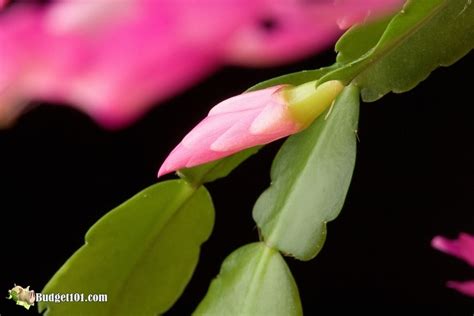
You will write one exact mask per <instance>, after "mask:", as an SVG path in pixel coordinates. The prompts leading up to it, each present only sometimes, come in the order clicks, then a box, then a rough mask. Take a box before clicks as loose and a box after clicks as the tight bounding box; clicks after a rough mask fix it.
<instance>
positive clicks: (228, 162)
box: [178, 146, 261, 187]
mask: <svg viewBox="0 0 474 316" xmlns="http://www.w3.org/2000/svg"><path fill="white" fill-rule="evenodd" d="M260 148H261V146H257V147H252V148H248V149H245V150H242V151H240V152H238V153H236V154H233V155H232V156H229V157H226V158H222V159H219V160H216V161H212V162H209V163H206V164H203V165H199V166H197V167H193V168H188V169H181V170H179V171H178V175H179V176H180V177H181V178H183V179H185V180H186V181H188V182H189V183H191V184H192V185H193V186H195V187H197V186H199V185H200V184H202V183H207V182H212V181H214V180H217V179H220V178H223V177H227V176H228V175H229V173H231V172H232V170H234V169H235V168H236V167H237V166H239V165H240V164H241V163H242V162H243V161H245V160H246V159H247V158H249V157H250V156H252V155H253V154H255V153H256V152H257V151H258V150H259V149H260Z"/></svg>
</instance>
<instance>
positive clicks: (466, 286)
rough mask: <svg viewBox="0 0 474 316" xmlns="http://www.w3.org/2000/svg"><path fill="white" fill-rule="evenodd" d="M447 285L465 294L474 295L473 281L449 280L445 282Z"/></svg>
mask: <svg viewBox="0 0 474 316" xmlns="http://www.w3.org/2000/svg"><path fill="white" fill-rule="evenodd" d="M447 286H448V287H450V288H452V289H455V290H457V291H459V292H461V293H463V294H465V295H468V296H472V297H474V281H466V282H459V281H449V282H448V283H447Z"/></svg>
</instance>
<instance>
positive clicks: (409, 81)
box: [320, 0, 474, 102]
mask: <svg viewBox="0 0 474 316" xmlns="http://www.w3.org/2000/svg"><path fill="white" fill-rule="evenodd" d="M367 36H370V35H369V34H367ZM372 36H373V35H372ZM360 38H361V34H360V33H358V34H353V35H352V36H349V35H347V36H345V39H344V41H345V42H346V43H347V45H344V47H341V54H343V55H347V56H349V55H351V56H353V55H357V54H353V53H352V52H351V50H352V49H357V47H358V45H357V44H352V43H351V42H354V41H357V40H359V39H360ZM473 47H474V5H473V3H472V0H411V1H408V2H407V4H406V5H405V7H404V9H403V10H402V11H401V12H400V13H398V14H397V15H396V16H395V17H394V18H393V19H392V20H391V22H390V23H389V25H388V26H387V28H386V30H385V32H384V34H383V35H382V37H381V38H380V40H379V41H378V43H377V45H376V46H375V47H374V48H373V49H371V50H370V51H369V52H367V53H366V54H364V55H363V56H361V57H360V58H359V59H357V60H355V61H353V62H351V63H348V64H346V65H345V66H343V67H340V68H339V69H337V70H335V71H332V72H330V73H328V74H327V75H325V76H324V77H323V78H321V80H320V82H324V81H327V80H334V79H336V80H342V81H344V82H346V83H350V82H351V83H353V84H355V85H356V86H358V87H359V88H360V91H361V96H362V99H363V100H364V101H366V102H371V101H375V100H377V99H379V98H381V97H382V96H383V95H385V94H386V93H388V92H390V91H393V92H397V93H400V92H405V91H408V90H410V89H412V88H413V87H415V86H416V85H417V84H418V83H419V82H420V81H422V80H424V79H426V78H427V77H428V75H429V74H430V72H431V71H433V70H434V69H435V68H437V67H438V66H449V65H451V64H453V63H454V62H456V61H457V60H458V59H460V58H461V57H462V56H464V55H466V54H467V53H468V52H469V51H471V50H472V49H473Z"/></svg>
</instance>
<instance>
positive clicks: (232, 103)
mask: <svg viewBox="0 0 474 316" xmlns="http://www.w3.org/2000/svg"><path fill="white" fill-rule="evenodd" d="M284 87H285V86H283V85H280V86H274V87H271V88H267V89H263V90H258V91H254V92H248V93H244V94H241V95H238V96H235V97H232V98H230V99H227V100H225V101H223V102H221V103H219V104H217V105H216V106H215V107H214V108H212V109H211V111H210V112H209V114H208V116H207V117H206V118H205V119H204V120H203V121H201V122H200V123H199V124H198V125H197V126H196V127H195V128H194V129H193V130H192V131H191V132H189V134H188V135H186V137H185V138H184V139H183V140H182V141H181V143H179V144H178V146H177V147H176V148H175V149H174V150H173V151H172V152H171V154H170V155H169V156H168V158H166V160H165V162H164V163H163V165H162V166H161V168H160V170H159V171H158V176H159V177H160V176H162V175H165V174H167V173H170V172H173V171H176V170H179V169H182V168H190V167H194V166H197V165H200V164H203V163H206V162H210V161H213V160H217V159H220V158H223V157H226V156H229V155H232V154H233V153H236V152H238V151H241V150H243V149H246V148H250V147H254V146H257V145H262V144H267V143H270V142H272V141H275V140H277V139H279V138H282V137H286V136H288V135H291V134H294V133H297V132H299V131H300V130H301V129H302V126H301V124H300V123H298V122H296V121H295V120H294V119H293V118H292V116H291V114H290V113H289V111H288V105H287V103H286V101H285V100H284V98H283V96H282V91H283V89H284Z"/></svg>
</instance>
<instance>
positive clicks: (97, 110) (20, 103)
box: [0, 0, 403, 127]
mask: <svg viewBox="0 0 474 316" xmlns="http://www.w3.org/2000/svg"><path fill="white" fill-rule="evenodd" d="M0 1H2V0H0ZM402 2H403V0H337V1H300V0H281V1H280V0H279V1H274V0H225V1H221V0H199V1H197V0H121V1H115V0H94V1H82V0H63V1H54V2H52V3H51V4H50V5H48V6H46V7H39V6H35V5H32V4H31V3H30V4H22V5H14V6H12V7H11V8H10V9H8V10H6V11H5V12H3V13H2V15H1V16H0V124H2V122H3V124H6V123H7V122H9V121H11V120H13V119H14V118H15V117H16V116H18V114H19V113H20V112H21V111H22V110H23V107H24V106H25V105H26V104H28V101H29V100H31V99H39V100H45V101H50V102H55V103H66V104H71V105H74V106H76V107H78V108H79V109H81V110H83V111H84V112H86V113H88V114H89V115H90V116H92V117H93V118H95V119H96V120H97V121H99V122H100V123H101V124H103V125H105V126H109V127H117V126H122V125H124V124H127V123H129V122H131V121H133V120H134V119H136V118H137V117H139V116H140V115H141V114H143V113H144V112H145V111H146V110H147V109H148V107H150V106H151V105H152V104H153V102H157V101H162V100H164V99H166V98H168V97H170V96H172V95H174V94H176V93H178V92H179V91H181V90H183V89H185V88H187V87H189V86H191V85H192V84H194V83H196V82H197V81H198V80H199V79H201V78H203V77H204V76H206V75H208V74H210V73H212V72H213V71H214V70H215V69H217V68H218V67H219V66H221V65H224V64H241V65H253V66H267V65H275V64H278V63H282V62H288V61H291V60H294V59H297V58H301V57H304V56H308V55H309V54H312V53H314V52H316V51H318V50H320V49H322V48H324V47H326V46H327V45H328V44H329V43H331V42H332V41H334V39H335V38H337V36H338V35H339V34H340V33H341V30H340V26H342V27H343V28H347V27H349V26H350V25H352V24H354V23H356V22H361V21H364V20H365V19H366V18H367V17H368V16H370V17H376V16H378V15H380V14H385V13H387V12H391V11H393V10H394V9H396V8H398V7H399V6H400V5H401V4H402ZM369 12H370V14H369ZM266 20H270V21H273V27H270V28H268V27H264V26H263V24H264V23H263V22H264V21H266Z"/></svg>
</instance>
